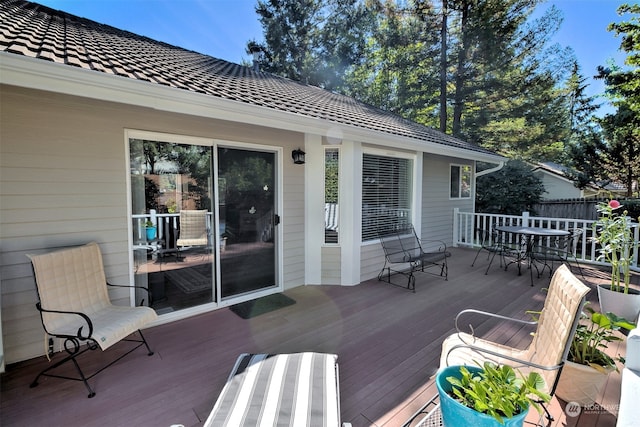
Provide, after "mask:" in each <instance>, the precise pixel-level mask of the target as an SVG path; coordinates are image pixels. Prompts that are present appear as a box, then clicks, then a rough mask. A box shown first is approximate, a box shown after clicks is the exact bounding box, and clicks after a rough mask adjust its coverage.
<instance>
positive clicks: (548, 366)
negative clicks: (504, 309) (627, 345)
mask: <svg viewBox="0 0 640 427" xmlns="http://www.w3.org/2000/svg"><path fill="white" fill-rule="evenodd" d="M589 290H590V288H589V287H588V286H586V285H585V284H584V283H582V282H581V281H580V280H579V279H578V278H576V277H575V276H574V275H573V273H571V271H570V270H569V268H568V267H567V266H566V265H562V266H560V267H559V268H558V269H557V270H556V272H555V273H554V275H553V278H552V279H551V284H550V285H549V290H548V292H547V296H546V298H545V302H544V306H543V308H542V311H541V313H540V316H539V319H538V321H537V322H533V321H526V320H521V319H514V318H510V317H506V316H502V315H498V314H494V313H487V312H484V311H479V310H472V309H469V310H463V311H461V312H460V313H458V315H457V316H456V319H455V326H456V331H457V332H455V333H454V334H452V335H450V336H449V337H447V338H446V339H445V340H444V342H443V343H442V352H441V355H440V366H441V367H444V366H450V365H474V366H475V365H476V364H477V363H483V362H485V361H490V362H494V363H496V364H509V365H511V366H513V367H514V368H517V369H518V370H520V372H522V374H524V375H527V374H528V372H530V371H532V370H533V371H537V372H538V373H540V375H542V377H543V379H544V381H545V391H546V392H548V393H549V394H550V395H553V394H554V392H555V389H556V386H557V383H558V379H559V377H560V372H561V370H562V366H563V365H564V362H565V361H566V360H567V355H568V353H569V348H570V346H571V341H572V340H573V336H574V334H575V331H576V327H577V325H578V321H579V319H580V312H581V310H582V307H583V306H584V304H585V301H586V295H587V293H588V292H589ZM467 315H479V316H484V317H490V318H494V319H499V320H502V321H505V322H509V324H513V325H532V326H537V327H536V330H535V332H534V333H533V339H532V341H531V343H530V344H529V345H528V346H527V347H526V348H525V349H518V348H514V347H509V346H507V345H503V344H500V343H497V342H493V341H489V340H485V339H482V338H479V337H476V336H474V328H473V325H471V324H470V325H469V328H470V333H466V332H463V331H461V329H460V327H459V324H460V322H461V321H462V320H461V318H462V317H464V316H467ZM476 318H477V316H476ZM545 411H546V412H547V419H551V415H550V414H549V412H548V411H547V409H546V407H545Z"/></svg>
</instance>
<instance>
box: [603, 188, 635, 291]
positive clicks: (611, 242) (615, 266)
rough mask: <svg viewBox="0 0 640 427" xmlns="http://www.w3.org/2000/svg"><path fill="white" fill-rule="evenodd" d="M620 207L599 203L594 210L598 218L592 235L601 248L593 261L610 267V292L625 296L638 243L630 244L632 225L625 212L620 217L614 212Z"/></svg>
mask: <svg viewBox="0 0 640 427" xmlns="http://www.w3.org/2000/svg"><path fill="white" fill-rule="evenodd" d="M621 207H622V205H621V204H620V202H618V201H617V200H611V201H609V202H608V203H607V202H600V203H598V204H597V205H596V209H597V210H598V213H600V218H598V220H597V221H596V222H594V223H593V231H594V235H595V236H596V237H595V240H596V242H597V243H598V244H600V248H599V249H598V252H599V254H598V257H597V258H596V259H597V260H598V261H602V260H604V261H606V262H608V263H609V264H611V290H612V291H615V292H624V293H625V294H627V293H629V283H630V281H631V257H632V255H633V248H637V247H638V242H635V241H634V240H633V232H632V225H633V222H632V220H631V218H630V217H628V216H627V211H626V210H625V211H623V212H622V214H618V213H617V212H615V211H616V210H618V209H620V208H621ZM621 274H622V276H621ZM621 282H622V283H624V286H623V285H621Z"/></svg>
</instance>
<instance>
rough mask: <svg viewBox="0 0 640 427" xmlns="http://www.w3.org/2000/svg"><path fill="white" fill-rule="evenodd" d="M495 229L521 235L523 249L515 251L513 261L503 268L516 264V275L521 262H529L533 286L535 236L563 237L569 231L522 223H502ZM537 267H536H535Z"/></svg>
mask: <svg viewBox="0 0 640 427" xmlns="http://www.w3.org/2000/svg"><path fill="white" fill-rule="evenodd" d="M496 230H497V231H499V232H501V233H508V234H515V235H519V236H521V246H522V247H523V248H524V251H520V250H517V251H516V259H515V261H513V262H511V263H509V264H506V265H505V267H504V269H505V270H506V269H507V267H508V266H509V265H510V264H513V263H517V264H518V275H521V274H522V271H521V264H522V262H527V263H528V264H529V270H531V286H533V270H532V266H533V264H534V262H535V258H534V257H533V245H534V242H535V241H536V238H539V237H563V236H568V235H569V234H571V233H569V232H568V231H566V230H558V229H555V228H543V227H527V226H523V225H502V226H498V227H496ZM536 268H537V267H536Z"/></svg>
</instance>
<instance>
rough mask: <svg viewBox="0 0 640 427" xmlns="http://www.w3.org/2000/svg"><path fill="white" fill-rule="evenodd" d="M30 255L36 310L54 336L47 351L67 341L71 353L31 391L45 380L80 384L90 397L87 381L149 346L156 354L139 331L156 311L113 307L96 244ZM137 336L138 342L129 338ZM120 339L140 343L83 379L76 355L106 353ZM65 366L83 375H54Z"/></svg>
mask: <svg viewBox="0 0 640 427" xmlns="http://www.w3.org/2000/svg"><path fill="white" fill-rule="evenodd" d="M27 256H28V257H29V258H30V259H31V264H32V266H33V272H34V276H35V279H36V290H37V292H38V297H39V300H40V301H39V302H38V303H37V304H36V307H37V309H38V311H39V313H40V317H41V320H42V326H43V328H44V330H45V333H46V334H47V336H48V337H49V338H50V341H49V343H50V344H49V345H50V350H49V352H50V353H53V344H52V341H51V337H53V338H59V339H62V340H64V341H63V343H64V349H65V351H66V353H67V355H66V357H64V358H63V359H61V360H59V361H58V362H56V363H54V364H53V365H51V366H49V367H47V368H46V369H44V370H43V371H42V372H40V373H39V374H38V376H37V377H36V378H35V379H34V380H33V382H32V383H31V387H32V388H33V387H36V386H37V385H38V380H39V379H40V377H42V376H48V377H55V378H62V379H68V380H74V381H82V382H83V383H84V385H85V387H86V388H87V390H89V397H90V398H91V397H93V396H95V392H94V391H93V389H92V388H91V387H90V386H89V383H88V380H89V379H91V378H92V377H93V376H95V375H96V374H98V373H100V372H102V371H103V370H104V369H106V368H108V367H109V366H111V365H113V364H114V363H116V362H117V361H119V360H120V359H122V358H123V357H124V356H126V355H128V354H130V353H131V352H133V351H134V350H135V349H137V348H138V347H140V346H142V345H144V346H145V347H146V348H147V351H148V355H149V356H150V355H152V354H153V352H152V351H151V349H150V348H149V345H148V344H147V341H146V340H145V338H144V336H143V335H142V332H141V331H140V329H141V328H142V327H144V326H145V325H146V324H147V323H149V322H151V321H152V320H154V319H156V318H157V315H156V312H155V311H154V310H153V309H152V308H149V307H142V306H140V307H128V306H116V305H113V304H111V301H110V300H109V294H108V290H107V286H108V285H109V284H108V283H107V281H106V277H105V274H104V267H103V264H102V254H101V253H100V248H99V246H98V245H97V244H96V243H89V244H87V245H84V246H78V247H74V248H70V249H63V250H59V251H55V252H50V253H46V254H39V255H27ZM109 286H116V285H109ZM123 287H130V286H123ZM135 332H137V333H138V335H139V337H140V338H139V339H137V338H128V337H129V335H131V334H133V333H135ZM120 341H129V342H134V343H136V345H135V346H134V347H133V348H131V349H129V350H128V351H127V352H126V353H124V354H122V355H121V356H119V357H118V358H116V359H115V360H113V361H112V362H110V363H109V364H108V365H106V366H104V367H103V368H101V369H99V370H98V371H96V372H94V373H93V374H91V375H85V373H84V372H83V371H82V369H81V368H80V365H79V363H78V360H77V359H78V356H80V355H81V354H83V353H85V352H87V351H89V350H97V349H98V348H100V349H101V350H103V351H104V350H107V349H108V348H109V347H111V346H112V345H114V344H116V343H118V342H120ZM83 346H86V347H84V348H82V347H83ZM67 362H72V363H73V365H74V366H75V368H76V370H77V372H78V374H79V377H70V376H67V375H58V374H55V373H52V372H51V371H53V370H54V369H55V368H57V367H59V366H61V365H63V364H65V363H67Z"/></svg>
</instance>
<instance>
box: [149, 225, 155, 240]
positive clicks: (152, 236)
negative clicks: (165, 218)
mask: <svg viewBox="0 0 640 427" xmlns="http://www.w3.org/2000/svg"><path fill="white" fill-rule="evenodd" d="M156 231H157V228H156V227H147V240H154V239H155V238H156Z"/></svg>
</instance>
